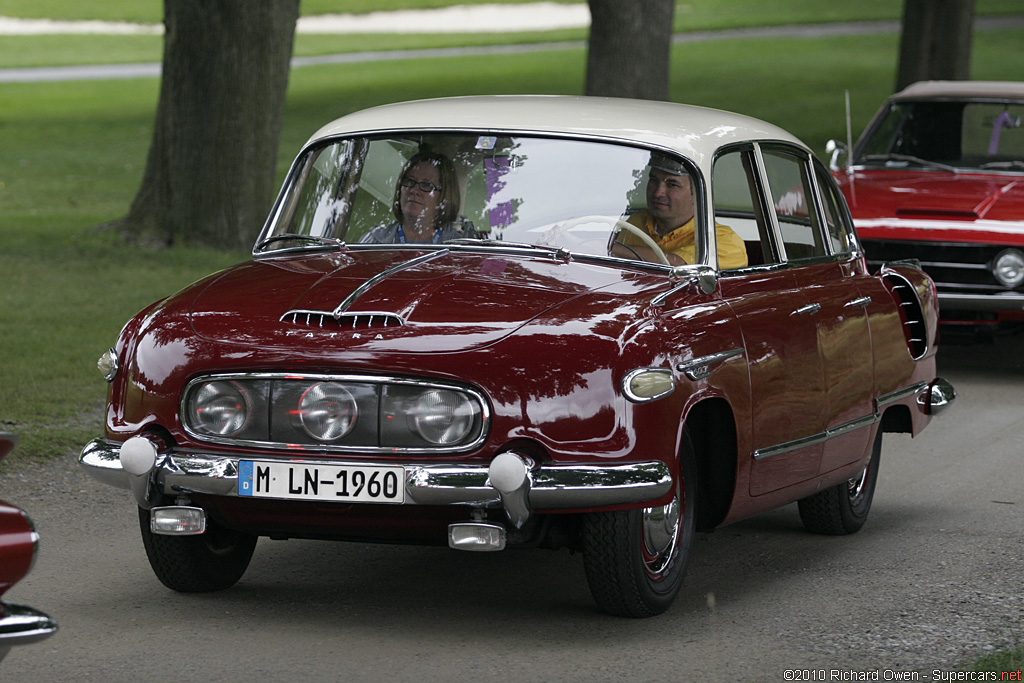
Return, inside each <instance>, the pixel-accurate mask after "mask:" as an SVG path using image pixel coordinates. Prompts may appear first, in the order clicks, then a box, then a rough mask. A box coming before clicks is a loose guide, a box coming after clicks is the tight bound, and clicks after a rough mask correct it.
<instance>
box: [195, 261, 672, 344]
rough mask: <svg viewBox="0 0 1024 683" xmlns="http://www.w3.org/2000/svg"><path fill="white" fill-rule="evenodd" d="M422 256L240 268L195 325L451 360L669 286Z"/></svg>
mask: <svg viewBox="0 0 1024 683" xmlns="http://www.w3.org/2000/svg"><path fill="white" fill-rule="evenodd" d="M423 254H424V252H421V251H416V250H406V249H395V250H372V251H350V252H342V253H325V254H318V255H303V256H297V257H279V258H273V259H263V260H258V261H252V262H249V263H245V264H241V265H239V266H236V267H235V268H232V269H230V270H227V271H225V272H224V273H223V274H221V275H220V276H219V277H217V278H215V279H213V280H212V281H211V282H210V283H209V284H208V285H207V286H206V287H205V288H203V290H202V291H201V292H200V293H199V294H198V295H197V297H196V299H195V301H194V302H193V306H192V311H191V321H192V326H193V328H194V330H195V332H196V333H197V334H198V335H200V336H202V337H205V338H207V339H210V340H214V341H221V342H229V343H236V344H250V345H260V346H275V347H282V348H283V347H288V348H296V347H297V346H304V345H306V344H309V345H311V346H312V345H317V344H328V345H330V346H331V347H334V348H337V347H339V346H345V347H347V348H359V349H362V350H367V351H375V350H388V351H406V352H445V351H454V350H459V349H469V348H475V347H479V346H483V345H487V344H490V343H493V342H495V341H497V340H499V339H501V338H502V337H504V336H506V335H508V334H510V333H511V332H513V331H514V330H516V329H517V328H519V327H521V326H522V325H523V324H524V323H526V322H528V321H530V320H531V319H534V318H536V317H537V316H540V315H542V314H544V313H545V312H546V311H549V310H551V309H553V308H555V307H557V306H559V305H562V304H564V303H566V302H568V301H571V300H572V299H574V298H577V297H579V296H581V295H583V294H586V293H587V292H590V291H593V290H595V289H606V288H610V289H611V290H613V291H619V292H620V293H627V292H630V291H632V292H637V291H640V290H642V289H644V284H646V287H647V288H651V287H652V286H653V285H655V284H657V283H661V284H664V283H665V282H666V280H665V278H664V277H655V276H651V275H638V274H637V273H635V272H634V273H630V272H628V271H620V270H618V269H615V268H608V267H602V266H594V265H587V264H583V263H578V262H566V261H555V260H552V259H549V258H529V257H505V256H502V255H500V254H495V255H493V256H492V255H487V254H483V253H475V252H458V253H454V252H434V255H433V257H432V258H427V259H425V260H421V261H419V262H416V263H411V264H410V261H411V260H412V259H414V258H416V257H418V256H422V255H423ZM392 269H393V270H392ZM387 271H392V272H391V274H388V275H385V276H382V277H377V276H381V274H382V273H385V272H387ZM362 285H367V286H366V287H365V288H364V290H363V291H357V289H358V288H360V286H362ZM353 293H355V295H354V296H353ZM346 300H348V302H347V305H346V306H345V307H344V310H339V307H340V306H341V305H342V304H343V302H346Z"/></svg>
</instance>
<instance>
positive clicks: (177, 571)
mask: <svg viewBox="0 0 1024 683" xmlns="http://www.w3.org/2000/svg"><path fill="white" fill-rule="evenodd" d="M139 526H140V528H141V530H142V543H143V544H144V545H145V546H146V555H147V556H148V557H149V564H150V566H151V567H153V572H154V573H155V574H156V577H157V578H158V579H160V582H161V583H162V584H164V585H165V586H167V587H168V588H170V589H171V590H176V591H179V592H181V593H209V592H211V591H219V590H224V589H225V588H230V587H231V586H234V585H235V584H236V583H238V580H239V579H240V578H242V574H244V573H245V570H246V569H247V568H248V566H249V560H251V559H252V553H253V551H254V550H255V549H256V541H257V537H256V536H251V535H249V534H243V533H240V532H237V531H232V530H230V529H225V528H224V527H222V526H219V525H217V524H216V523H214V522H213V521H212V520H207V524H206V533H204V534H201V535H199V536H164V535H160V534H154V533H153V532H152V531H150V528H149V510H143V509H142V508H139Z"/></svg>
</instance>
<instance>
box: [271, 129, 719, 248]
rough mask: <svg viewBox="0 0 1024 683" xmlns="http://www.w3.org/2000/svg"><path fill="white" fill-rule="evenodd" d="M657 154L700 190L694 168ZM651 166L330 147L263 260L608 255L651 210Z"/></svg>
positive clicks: (518, 140) (318, 154) (547, 141)
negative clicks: (513, 252)
mask: <svg viewBox="0 0 1024 683" xmlns="http://www.w3.org/2000/svg"><path fill="white" fill-rule="evenodd" d="M654 158H656V159H665V158H669V159H670V161H671V162H672V163H674V164H675V165H676V168H677V169H678V173H679V174H681V175H683V176H686V180H687V181H688V182H689V180H690V178H689V176H690V175H691V174H692V173H693V172H694V171H693V166H692V164H690V163H689V162H687V161H686V160H684V159H676V158H674V157H669V156H667V155H664V154H656V155H655V157H654ZM651 159H652V152H651V150H646V149H642V148H639V147H632V146H627V145H618V144H612V143H606V142H594V141H583V140H567V139H559V138H550V137H536V136H511V135H498V134H481V133H466V134H452V133H445V134H416V135H411V134H403V135H390V136H374V137H360V138H346V139H340V140H333V141H328V142H327V143H325V144H323V145H320V146H315V147H312V148H311V149H308V150H307V151H306V152H305V153H304V154H303V155H302V156H301V157H300V158H299V159H298V161H297V162H296V164H295V165H294V166H293V168H292V171H291V173H290V174H289V178H288V180H287V181H286V183H285V188H284V190H283V192H282V194H281V197H280V198H279V200H278V202H277V205H276V207H275V210H274V214H273V215H272V217H271V221H270V223H269V227H268V229H267V230H266V231H265V232H264V234H263V235H262V236H261V238H260V240H259V242H258V243H257V246H256V248H255V250H254V252H255V253H256V254H259V253H267V252H274V251H278V250H283V249H329V248H337V246H338V245H339V244H340V243H341V242H344V243H345V244H347V245H349V246H360V245H372V244H377V245H379V244H389V245H396V244H412V243H427V244H429V243H433V244H442V243H448V244H451V243H460V241H461V243H463V244H472V245H483V246H487V245H495V244H498V245H499V246H507V245H509V244H513V243H514V244H519V245H531V246H532V247H540V248H550V249H555V250H561V249H564V250H567V251H570V252H573V253H575V254H585V255H591V256H597V257H608V256H609V255H610V254H611V252H612V250H613V248H614V247H615V242H616V241H618V234H619V233H620V232H621V231H623V230H626V231H629V230H630V228H632V227H633V226H631V225H625V226H624V224H625V222H626V221H627V220H629V219H630V218H631V217H633V216H634V214H636V213H637V212H639V211H641V210H643V209H644V208H645V206H646V203H647V199H646V186H647V183H648V178H649V175H650V171H651V169H650V166H649V164H650V162H651ZM694 194H696V193H694ZM697 201H699V199H698V200H697ZM693 208H696V207H691V210H692V209H693ZM691 215H692V214H691ZM633 222H634V223H636V220H635V218H634V221H633ZM634 230H635V228H634ZM469 240H471V241H470V242H467V241H469Z"/></svg>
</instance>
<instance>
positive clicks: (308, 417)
mask: <svg viewBox="0 0 1024 683" xmlns="http://www.w3.org/2000/svg"><path fill="white" fill-rule="evenodd" d="M358 415H359V408H358V406H357V405H356V401H355V399H354V398H352V394H350V393H349V392H348V390H347V389H345V387H343V386H341V385H340V384H337V383H335V382H318V383H317V384H314V385H313V386H311V387H309V388H308V389H306V391H305V392H304V393H303V394H302V398H301V399H299V417H300V419H301V421H302V427H303V429H305V430H306V433H307V434H309V435H310V436H311V437H313V438H314V439H316V440H317V441H336V440H337V439H340V438H342V437H343V436H345V435H346V434H348V433H349V432H350V431H352V427H354V426H355V423H356V417H357V416H358Z"/></svg>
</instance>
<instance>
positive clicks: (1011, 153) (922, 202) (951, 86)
mask: <svg viewBox="0 0 1024 683" xmlns="http://www.w3.org/2000/svg"><path fill="white" fill-rule="evenodd" d="M1022 121H1024V83H998V82H981V81H977V82H971V81H928V82H921V83H915V84H914V85H911V86H909V87H908V88H906V89H904V90H902V91H901V92H898V93H896V94H895V95H893V96H892V97H890V98H889V100H888V101H887V102H886V103H885V104H884V105H883V106H882V108H881V109H880V110H879V111H878V113H877V114H876V115H875V117H874V119H872V121H871V123H870V124H869V125H868V127H867V129H866V130H865V131H864V133H863V135H861V137H860V139H859V140H858V142H857V144H856V146H855V147H854V150H853V154H852V155H851V156H850V157H849V159H848V165H847V166H846V167H845V168H839V166H838V163H837V155H834V156H833V160H832V164H831V165H832V168H833V172H834V175H835V178H836V180H837V181H838V182H839V186H840V187H841V188H842V190H843V194H844V195H845V196H846V201H847V203H848V204H849V206H850V211H851V213H852V214H853V219H854V224H855V225H856V226H857V233H858V234H859V235H860V238H861V243H862V244H863V246H864V251H865V253H866V254H867V260H868V266H869V267H870V268H873V269H875V268H878V267H879V266H880V265H881V264H882V263H885V262H888V261H896V260H902V259H916V260H917V261H919V262H920V263H921V266H922V267H923V268H924V270H925V272H927V273H928V274H929V275H930V276H931V277H932V278H933V279H934V280H935V283H936V286H937V288H938V292H939V305H940V309H941V312H942V318H941V322H942V323H943V324H944V325H948V326H949V329H950V330H954V326H955V327H958V328H961V329H963V330H966V331H970V332H972V333H979V332H980V333H985V332H994V331H995V330H996V329H997V328H998V327H999V326H1004V327H1006V326H1017V325H1019V323H1021V322H1024V126H1022V123H1021V122H1022ZM831 149H832V150H834V151H836V152H841V151H842V146H840V145H838V144H836V143H832V146H831Z"/></svg>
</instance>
